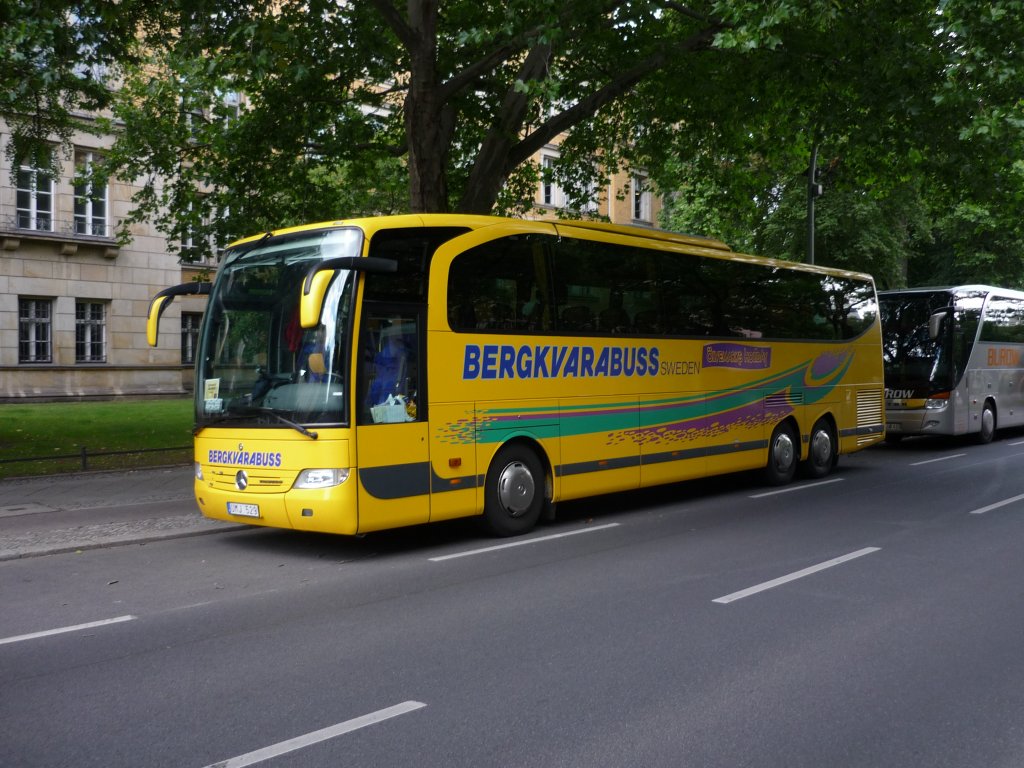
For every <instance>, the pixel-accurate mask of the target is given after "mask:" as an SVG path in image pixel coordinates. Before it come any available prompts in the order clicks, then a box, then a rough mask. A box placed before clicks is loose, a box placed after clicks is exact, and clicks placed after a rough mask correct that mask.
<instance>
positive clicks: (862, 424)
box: [857, 389, 885, 445]
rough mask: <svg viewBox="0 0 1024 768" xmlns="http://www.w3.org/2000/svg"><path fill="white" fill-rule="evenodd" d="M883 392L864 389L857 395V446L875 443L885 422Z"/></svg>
mask: <svg viewBox="0 0 1024 768" xmlns="http://www.w3.org/2000/svg"><path fill="white" fill-rule="evenodd" d="M882 403H883V401H882V390H880V389H864V390H861V391H860V392H858V393H857V445H864V444H866V443H871V442H874V440H875V439H877V437H878V431H879V430H880V429H881V428H882V424H883V423H884V422H885V416H884V410H883V405H882Z"/></svg>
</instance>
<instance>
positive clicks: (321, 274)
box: [299, 269, 334, 328]
mask: <svg viewBox="0 0 1024 768" xmlns="http://www.w3.org/2000/svg"><path fill="white" fill-rule="evenodd" d="M332 277H334V272H332V271H330V270H326V269H322V270H319V271H318V272H315V273H313V274H312V275H309V276H307V278H306V282H305V285H303V287H302V297H301V298H300V299H299V325H300V326H302V327H303V328H316V327H317V325H318V324H319V323H320V310H321V308H322V307H323V305H324V296H325V295H326V294H327V286H328V285H329V284H330V282H331V278H332Z"/></svg>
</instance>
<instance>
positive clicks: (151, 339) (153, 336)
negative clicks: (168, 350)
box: [146, 283, 211, 347]
mask: <svg viewBox="0 0 1024 768" xmlns="http://www.w3.org/2000/svg"><path fill="white" fill-rule="evenodd" d="M210 288H211V284H210V283H182V284H181V285H173V286H171V287H170V288H164V289H163V290H162V291H160V293H158V294H157V295H156V296H154V297H153V300H152V301H151V302H149V313H148V315H147V317H146V341H147V342H148V343H149V346H151V347H155V346H156V341H157V336H158V335H159V333H160V315H162V314H163V313H164V310H165V309H167V307H169V306H170V305H171V302H172V301H174V297H175V296H209V295H210Z"/></svg>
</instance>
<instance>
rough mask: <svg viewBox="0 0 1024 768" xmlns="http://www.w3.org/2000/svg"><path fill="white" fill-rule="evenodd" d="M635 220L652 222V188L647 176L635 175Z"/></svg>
mask: <svg viewBox="0 0 1024 768" xmlns="http://www.w3.org/2000/svg"><path fill="white" fill-rule="evenodd" d="M633 220H634V221H642V222H645V223H648V224H649V223H650V222H651V190H650V189H648V186H647V177H646V176H640V175H637V176H634V177H633Z"/></svg>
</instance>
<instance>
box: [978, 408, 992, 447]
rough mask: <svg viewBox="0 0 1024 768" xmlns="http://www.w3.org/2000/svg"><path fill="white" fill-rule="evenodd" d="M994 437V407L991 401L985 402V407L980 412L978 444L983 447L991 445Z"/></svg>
mask: <svg viewBox="0 0 1024 768" xmlns="http://www.w3.org/2000/svg"><path fill="white" fill-rule="evenodd" d="M995 436H996V406H995V404H994V403H993V402H992V401H991V400H986V401H985V407H984V408H982V410H981V431H980V432H978V442H979V443H981V444H982V445H984V444H985V443H991V442H992V438H994V437H995Z"/></svg>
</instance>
